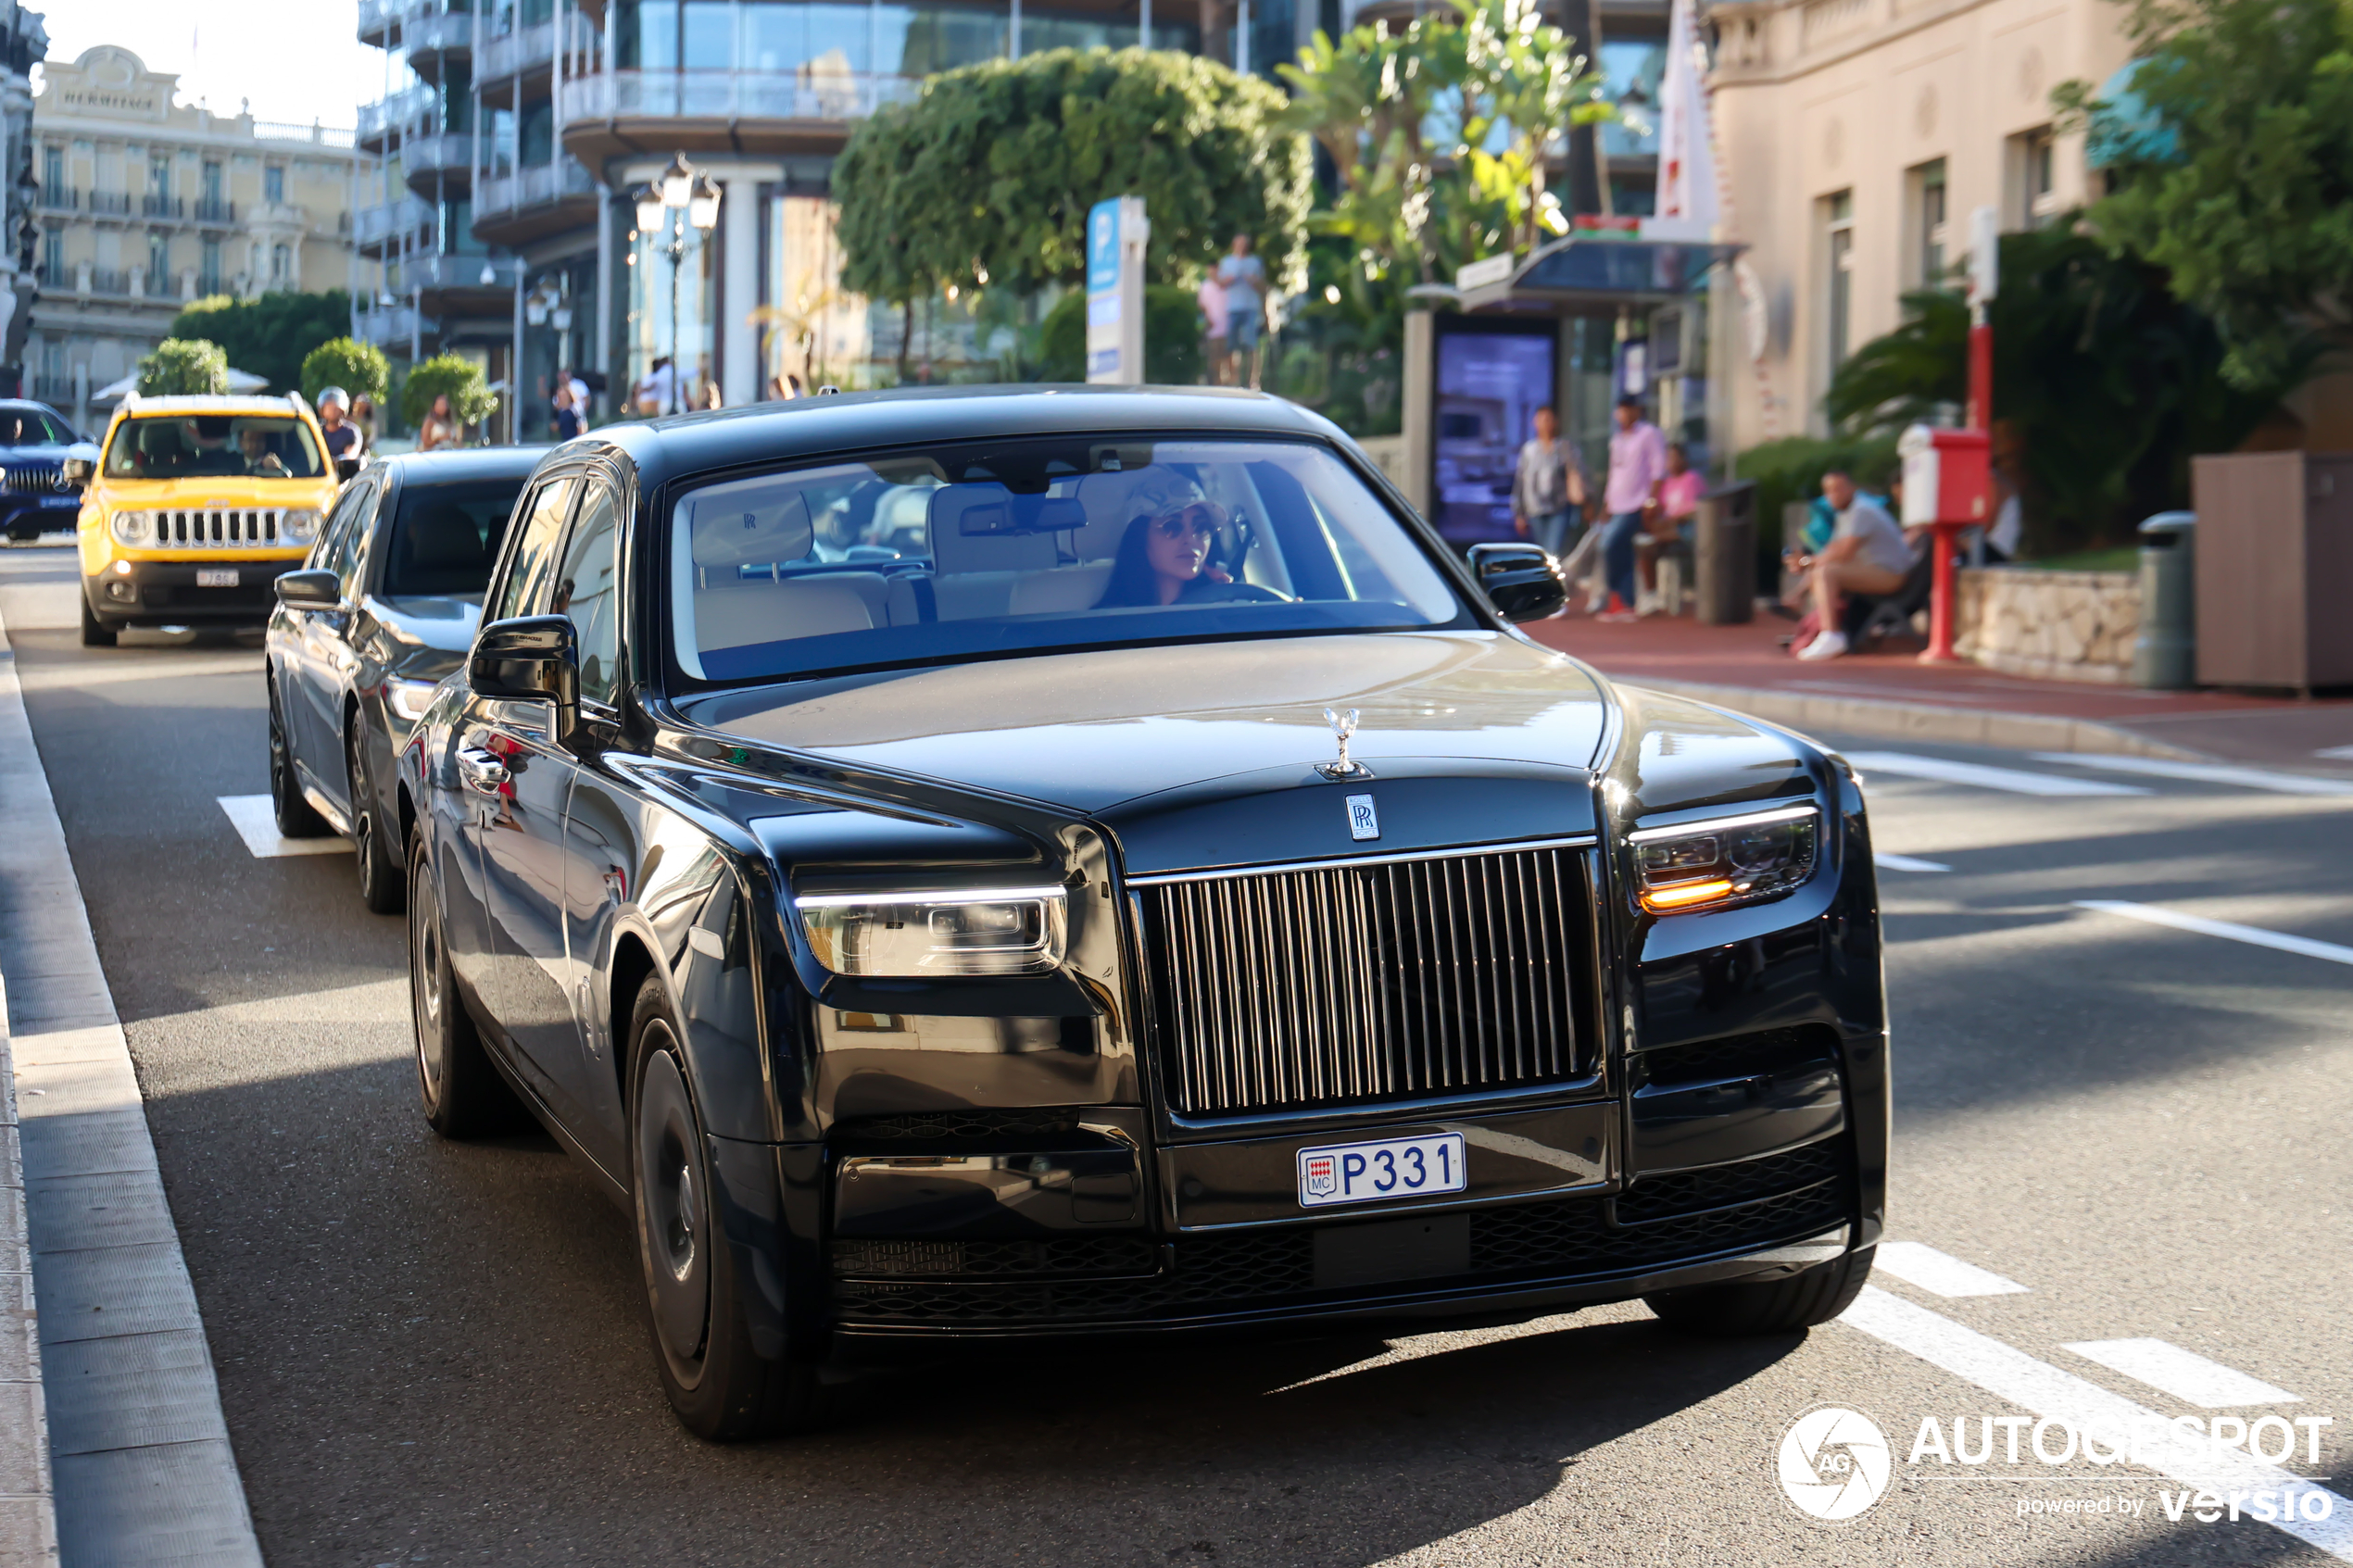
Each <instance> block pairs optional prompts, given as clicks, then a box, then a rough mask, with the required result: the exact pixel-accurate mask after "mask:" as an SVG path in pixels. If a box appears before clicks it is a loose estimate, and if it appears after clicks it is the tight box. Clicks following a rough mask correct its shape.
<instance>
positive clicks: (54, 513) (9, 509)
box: [0, 491, 82, 535]
mask: <svg viewBox="0 0 2353 1568" xmlns="http://www.w3.org/2000/svg"><path fill="white" fill-rule="evenodd" d="M81 517H82V495H81V494H80V492H78V491H76V492H69V493H67V494H63V495H42V494H38V493H32V494H28V493H25V492H21V491H6V492H0V533H9V534H12V535H13V534H20V533H66V532H69V531H70V530H71V529H72V528H73V526H74V524H75V523H76V522H77V521H80V519H81Z"/></svg>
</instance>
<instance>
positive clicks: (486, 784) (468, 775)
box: [458, 746, 514, 795]
mask: <svg viewBox="0 0 2353 1568" xmlns="http://www.w3.org/2000/svg"><path fill="white" fill-rule="evenodd" d="M458 776H459V777H460V778H462V779H464V780H465V781H466V787H467V788H468V789H471V790H472V791H474V792H475V793H476V794H478V795H496V794H497V793H498V791H499V789H500V788H501V786H503V785H504V784H506V783H507V782H508V780H510V779H511V778H512V777H513V776H514V775H513V774H511V773H510V772H509V771H507V764H506V763H505V762H503V761H501V760H499V758H498V754H497V752H495V751H485V750H484V749H483V748H482V747H480V746H468V747H466V748H465V749H464V750H462V751H460V752H459V753H458Z"/></svg>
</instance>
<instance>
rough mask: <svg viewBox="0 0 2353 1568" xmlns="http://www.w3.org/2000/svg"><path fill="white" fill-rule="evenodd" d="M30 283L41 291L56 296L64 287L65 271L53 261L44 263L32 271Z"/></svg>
mask: <svg viewBox="0 0 2353 1568" xmlns="http://www.w3.org/2000/svg"><path fill="white" fill-rule="evenodd" d="M32 281H33V282H36V283H39V284H40V285H41V287H42V288H43V289H44V290H45V291H47V292H48V293H51V294H56V293H57V292H59V291H60V290H62V289H63V288H64V287H65V286H66V270H65V269H64V268H63V267H61V266H59V265H58V264H57V262H54V261H44V262H42V263H41V264H40V265H39V266H38V267H35V268H34V269H33V270H32Z"/></svg>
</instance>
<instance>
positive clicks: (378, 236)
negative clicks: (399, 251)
mask: <svg viewBox="0 0 2353 1568" xmlns="http://www.w3.org/2000/svg"><path fill="white" fill-rule="evenodd" d="M433 225H434V209H433V203H431V202H429V201H423V200H421V199H419V198H418V197H416V196H403V197H401V198H400V199H399V200H398V201H396V202H386V203H384V204H382V205H380V206H376V207H361V208H360V209H359V214H358V215H357V217H356V219H355V220H354V221H353V223H352V226H351V229H352V235H351V237H352V243H353V244H354V245H358V246H359V248H360V249H361V250H371V249H373V248H375V247H376V246H379V245H382V246H384V247H386V248H391V247H393V246H395V245H398V244H399V242H400V238H401V236H402V235H404V234H415V235H418V236H420V237H421V238H423V239H425V240H426V242H427V243H430V236H431V235H432V233H433Z"/></svg>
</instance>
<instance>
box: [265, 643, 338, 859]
mask: <svg viewBox="0 0 2353 1568" xmlns="http://www.w3.org/2000/svg"><path fill="white" fill-rule="evenodd" d="M270 809H271V812H272V814H274V815H275V816H276V817H277V819H278V835H279V836H280V837H282V838H324V837H326V836H327V834H330V833H332V832H333V831H334V830H333V829H332V828H330V827H329V826H328V825H327V819H326V818H324V817H322V816H321V815H320V814H319V812H318V809H317V808H316V807H314V806H312V805H311V804H310V802H309V801H308V800H305V799H304V798H303V797H302V785H301V784H300V783H299V782H298V781H297V780H296V778H295V766H294V751H293V748H292V747H291V746H288V745H287V743H286V724H285V721H284V720H283V718H281V717H280V716H279V712H278V683H277V682H275V681H271V683H270Z"/></svg>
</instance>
